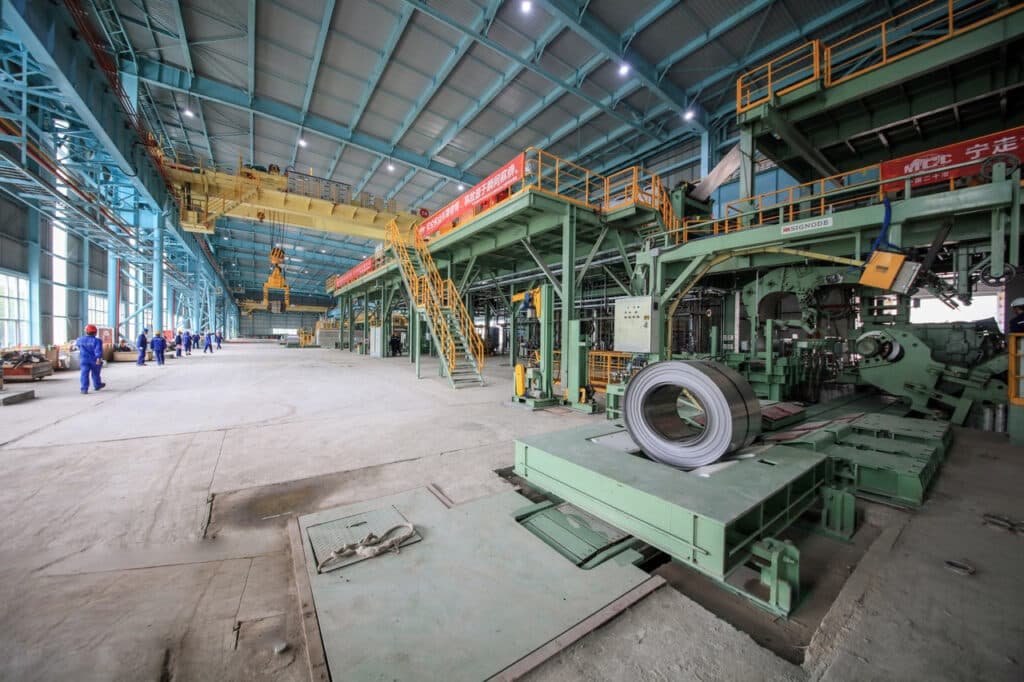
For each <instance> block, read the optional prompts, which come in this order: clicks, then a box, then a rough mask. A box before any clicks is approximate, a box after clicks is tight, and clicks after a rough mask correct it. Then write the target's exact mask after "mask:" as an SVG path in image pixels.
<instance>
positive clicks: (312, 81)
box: [288, 0, 336, 166]
mask: <svg viewBox="0 0 1024 682" xmlns="http://www.w3.org/2000/svg"><path fill="white" fill-rule="evenodd" d="M335 7H336V4H335V0H327V1H326V2H325V3H324V16H323V18H322V19H321V20H320V30H319V31H318V32H317V34H316V43H314V44H313V57H312V58H311V59H310V62H309V77H308V78H307V79H306V92H305V93H303V95H302V123H303V124H304V123H305V122H306V116H307V115H308V114H309V103H310V102H311V101H312V99H313V89H314V88H315V87H316V79H317V76H319V75H320V62H321V60H323V57H324V45H325V44H326V43H327V32H328V31H330V29H331V23H332V22H333V21H334V8H335ZM301 141H302V125H300V126H299V130H298V132H297V133H296V135H295V144H294V145H292V160H291V161H290V162H289V164H288V165H289V166H294V165H295V159H296V157H298V155H299V143H300V142H301Z"/></svg>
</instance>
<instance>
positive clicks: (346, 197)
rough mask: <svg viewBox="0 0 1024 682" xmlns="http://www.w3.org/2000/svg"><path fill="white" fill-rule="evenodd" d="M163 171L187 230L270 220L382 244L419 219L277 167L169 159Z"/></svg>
mask: <svg viewBox="0 0 1024 682" xmlns="http://www.w3.org/2000/svg"><path fill="white" fill-rule="evenodd" d="M163 166H164V168H165V170H166V173H167V176H168V178H169V179H170V181H171V182H172V183H173V184H174V186H175V188H176V190H177V194H178V196H179V197H180V199H181V206H180V213H181V224H182V227H183V228H184V229H186V230H188V231H190V232H198V233H202V234H213V233H214V232H215V227H216V220H217V218H220V217H234V218H243V219H246V220H252V221H257V222H263V221H265V220H270V219H271V218H272V219H273V220H274V222H276V223H279V224H283V225H290V226H294V227H299V228H303V229H308V230H319V231H322V232H331V233H334V234H344V235H349V236H352V237H359V238H362V239H376V240H378V241H383V239H384V230H385V228H386V227H387V225H388V223H390V222H392V221H394V222H395V223H396V224H398V225H399V226H400V227H402V228H407V227H409V226H410V225H412V224H413V223H414V222H416V220H417V217H416V216H414V215H411V214H408V213H403V212H400V211H399V210H398V208H397V206H396V204H395V202H394V201H384V200H383V199H382V198H380V197H374V196H372V195H368V194H363V195H356V194H353V192H352V188H351V187H350V186H349V185H346V184H344V183H340V182H334V181H332V180H328V179H325V178H319V177H316V176H313V175H308V174H304V173H301V172H298V171H296V170H294V169H287V170H286V171H285V172H284V173H282V172H281V171H280V170H279V169H277V168H276V167H274V166H271V167H267V168H264V167H258V166H253V165H248V166H246V165H244V164H242V162H241V160H239V163H238V167H237V170H236V171H235V172H234V173H227V172H224V171H220V170H216V169H212V168H206V167H204V166H201V165H200V166H188V165H183V164H180V163H177V162H175V161H173V160H171V159H167V158H165V159H164V160H163Z"/></svg>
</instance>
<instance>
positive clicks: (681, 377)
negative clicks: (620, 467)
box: [623, 360, 761, 469]
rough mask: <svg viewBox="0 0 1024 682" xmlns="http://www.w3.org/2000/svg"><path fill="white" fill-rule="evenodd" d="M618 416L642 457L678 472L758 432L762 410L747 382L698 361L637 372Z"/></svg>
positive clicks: (673, 362) (718, 366) (709, 459)
mask: <svg viewBox="0 0 1024 682" xmlns="http://www.w3.org/2000/svg"><path fill="white" fill-rule="evenodd" d="M623 417H624V419H625V422H626V429H627V430H628V431H629V435H630V437H632V439H633V440H634V441H635V442H636V444H637V445H638V446H639V447H640V449H641V450H643V452H644V454H646V455H647V456H648V457H650V458H651V459H654V460H656V461H659V462H662V463H664V464H669V465H671V466H674V467H679V468H681V469H694V468H696V467H701V466H706V465H708V464H712V463H714V462H717V461H718V460H719V459H721V458H722V457H723V456H724V455H725V454H727V453H729V452H732V451H734V450H738V449H739V448H742V447H745V446H747V445H750V443H752V442H753V441H754V439H755V438H757V436H758V435H759V434H760V433H761V406H760V404H759V403H758V401H757V396H755V395H754V390H753V389H752V388H751V387H750V384H749V383H748V382H747V380H746V379H744V378H743V377H742V376H741V375H740V374H739V373H738V372H736V371H735V370H733V369H730V368H729V367H726V366H725V365H721V364H718V363H716V362H705V361H702V360H694V361H680V360H670V361H665V362H658V363H654V364H652V365H648V366H647V367H645V368H644V369H642V370H640V372H638V373H637V374H636V376H634V377H633V378H632V379H630V381H629V383H628V384H627V385H626V395H625V399H624V401H623Z"/></svg>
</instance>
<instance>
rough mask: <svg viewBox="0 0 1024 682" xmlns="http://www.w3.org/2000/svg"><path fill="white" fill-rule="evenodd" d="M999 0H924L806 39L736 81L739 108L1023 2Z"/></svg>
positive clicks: (848, 74)
mask: <svg viewBox="0 0 1024 682" xmlns="http://www.w3.org/2000/svg"><path fill="white" fill-rule="evenodd" d="M1006 4H1007V3H1006V2H1005V0H928V1H927V2H923V3H921V4H919V5H915V6H914V7H911V8H910V9H908V10H906V11H904V12H901V13H900V14H897V15H896V16H894V17H890V18H889V19H886V20H885V21H883V22H882V23H880V24H877V25H875V26H872V27H871V28H868V29H865V30H863V31H860V32H859V33H856V34H854V35H852V36H847V37H845V38H841V39H839V40H837V41H836V42H833V43H831V44H829V45H826V46H824V49H823V47H822V45H821V44H820V43H819V42H818V41H816V40H815V41H811V42H808V43H805V44H803V45H801V46H800V47H797V48H795V49H793V50H790V51H789V52H786V53H785V54H783V55H780V56H778V57H776V58H775V59H773V60H771V61H770V62H768V63H767V64H763V65H761V66H759V67H757V68H755V69H753V70H752V71H750V72H749V73H745V74H743V75H742V76H740V78H739V79H738V80H737V81H736V113H738V114H742V113H743V112H745V111H749V110H750V109H753V108H754V107H757V106H760V105H762V104H765V103H766V102H769V101H770V100H771V99H772V98H774V97H780V96H782V95H785V94H786V93H788V92H792V91H793V90H796V89H797V88H800V87H803V86H805V85H808V84H810V83H815V82H819V81H820V82H821V83H822V85H824V87H826V88H828V87H832V86H834V85H838V84H839V83H843V82H846V81H848V80H850V79H852V78H856V77H857V76H860V75H863V74H865V73H868V72H870V71H874V70H875V69H878V68H881V67H883V66H885V65H887V64H891V63H892V62H895V61H898V60H900V59H903V58H905V57H909V56H910V55H912V54H915V53H917V52H920V51H921V50H924V49H927V48H929V47H933V46H935V45H937V44H939V43H941V42H943V41H945V40H949V39H950V38H952V37H954V36H957V35H960V34H962V33H965V32H967V31H970V30H973V29H976V28H979V27H980V26H983V25H985V24H987V23H989V22H991V21H995V20H996V19H999V18H1001V17H1003V16H1006V15H1007V14H1011V13H1013V12H1016V11H1018V10H1020V9H1022V8H1024V5H1022V4H1021V3H1016V4H1014V5H1012V6H1009V7H1007V6H1006Z"/></svg>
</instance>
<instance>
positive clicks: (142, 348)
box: [135, 332, 149, 365]
mask: <svg viewBox="0 0 1024 682" xmlns="http://www.w3.org/2000/svg"><path fill="white" fill-rule="evenodd" d="M135 346H136V347H137V348H138V349H139V359H138V360H136V361H135V364H136V365H144V364H146V348H148V347H149V339H147V338H146V332H142V333H141V334H139V338H137V339H136V340H135Z"/></svg>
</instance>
